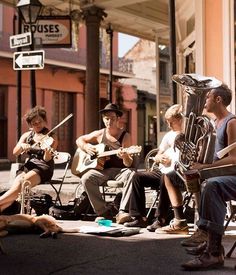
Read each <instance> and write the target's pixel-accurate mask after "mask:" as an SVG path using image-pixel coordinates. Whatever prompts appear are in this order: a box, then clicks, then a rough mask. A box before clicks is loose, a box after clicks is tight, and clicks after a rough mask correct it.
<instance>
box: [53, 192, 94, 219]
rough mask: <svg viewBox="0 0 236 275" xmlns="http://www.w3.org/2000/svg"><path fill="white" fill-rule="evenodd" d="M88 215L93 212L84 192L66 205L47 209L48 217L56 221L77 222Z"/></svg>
mask: <svg viewBox="0 0 236 275" xmlns="http://www.w3.org/2000/svg"><path fill="white" fill-rule="evenodd" d="M88 214H94V212H93V208H92V206H91V204H90V201H89V198H88V195H87V193H86V192H85V191H84V192H82V194H81V195H80V196H79V197H78V198H75V199H74V200H73V201H72V202H69V203H68V204H67V205H54V206H52V207H50V208H49V215H51V216H53V217H54V218H55V219H57V220H79V219H82V218H83V217H85V216H86V215H88Z"/></svg>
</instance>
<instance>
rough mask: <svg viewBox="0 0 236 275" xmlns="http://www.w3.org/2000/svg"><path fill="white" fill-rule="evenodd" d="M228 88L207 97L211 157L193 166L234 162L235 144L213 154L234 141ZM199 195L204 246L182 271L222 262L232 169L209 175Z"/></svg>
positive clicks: (235, 179) (235, 189) (235, 191)
mask: <svg viewBox="0 0 236 275" xmlns="http://www.w3.org/2000/svg"><path fill="white" fill-rule="evenodd" d="M231 99H232V91H231V90H230V89H229V88H228V87H227V86H226V85H225V84H222V85H221V86H220V87H218V88H215V89H212V90H211V91H210V92H209V93H208V96H207V100H206V104H205V108H206V110H207V111H208V112H211V113H213V114H214V115H215V116H216V120H215V124H216V135H217V139H216V144H215V160H214V162H213V163H212V164H199V163H196V164H194V165H193V167H192V168H193V169H204V168H209V167H218V166H221V165H226V164H232V163H233V164H235V163H236V147H234V148H233V149H232V150H231V151H230V152H229V153H228V154H227V155H226V156H225V157H223V158H222V159H219V158H217V155H216V153H217V152H219V151H220V150H221V149H223V148H225V147H227V146H228V145H230V144H232V143H235V142H236V116H235V115H233V114H232V113H230V112H229V111H228V110H227V106H228V105H229V104H230V102H231ZM204 183H205V184H204V188H203V191H202V194H201V202H200V213H199V216H200V218H199V221H198V223H197V225H198V228H199V229H201V230H203V231H205V232H206V233H207V249H206V250H205V251H204V252H202V254H201V255H200V256H199V257H197V258H196V259H194V260H192V261H189V262H187V263H184V264H183V265H182V267H183V268H184V269H186V270H201V269H213V268H216V267H220V266H223V265H224V255H223V247H222V236H223V234H224V220H225V215H226V201H229V200H235V199H236V172H235V174H232V175H229V176H217V174H216V175H215V177H211V178H209V179H207V180H206V181H205V182H204Z"/></svg>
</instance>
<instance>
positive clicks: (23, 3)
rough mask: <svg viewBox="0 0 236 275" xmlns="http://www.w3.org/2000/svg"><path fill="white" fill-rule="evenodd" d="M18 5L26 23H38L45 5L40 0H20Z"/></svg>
mask: <svg viewBox="0 0 236 275" xmlns="http://www.w3.org/2000/svg"><path fill="white" fill-rule="evenodd" d="M16 7H17V8H18V10H19V13H20V15H21V17H22V19H23V20H24V22H25V23H26V24H34V23H36V21H37V19H38V16H39V15H40V13H41V10H42V7H43V5H42V4H41V3H40V2H39V0H20V1H19V2H18V4H17V5H16Z"/></svg>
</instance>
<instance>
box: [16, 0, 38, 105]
mask: <svg viewBox="0 0 236 275" xmlns="http://www.w3.org/2000/svg"><path fill="white" fill-rule="evenodd" d="M16 6H17V8H18V12H19V15H20V16H21V18H23V20H24V22H25V24H29V25H30V31H31V36H32V44H31V46H30V49H31V51H33V50H34V33H33V31H32V24H34V23H36V21H37V19H38V16H39V15H40V13H41V10H42V7H43V5H42V4H41V3H40V2H39V0H20V1H19V2H18V4H17V5H16ZM30 96H31V107H32V108H33V107H34V106H35V105H36V83H35V71H34V70H30Z"/></svg>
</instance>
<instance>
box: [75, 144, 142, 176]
mask: <svg viewBox="0 0 236 275" xmlns="http://www.w3.org/2000/svg"><path fill="white" fill-rule="evenodd" d="M95 147H96V151H97V154H96V155H94V156H90V155H89V154H87V153H86V152H84V151H83V150H81V149H80V148H78V149H77V150H76V152H75V155H74V158H73V161H72V165H71V173H72V174H74V175H76V176H81V175H83V174H84V173H85V172H87V171H88V170H89V169H98V170H103V166H104V163H105V161H104V160H102V161H100V160H101V159H102V158H106V157H108V156H111V155H116V154H117V153H118V152H119V151H120V149H116V150H110V151H105V144H103V143H100V144H97V145H95ZM141 150H142V146H137V145H133V146H130V147H128V148H123V151H124V152H126V153H128V154H130V155H135V154H140V152H141Z"/></svg>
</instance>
